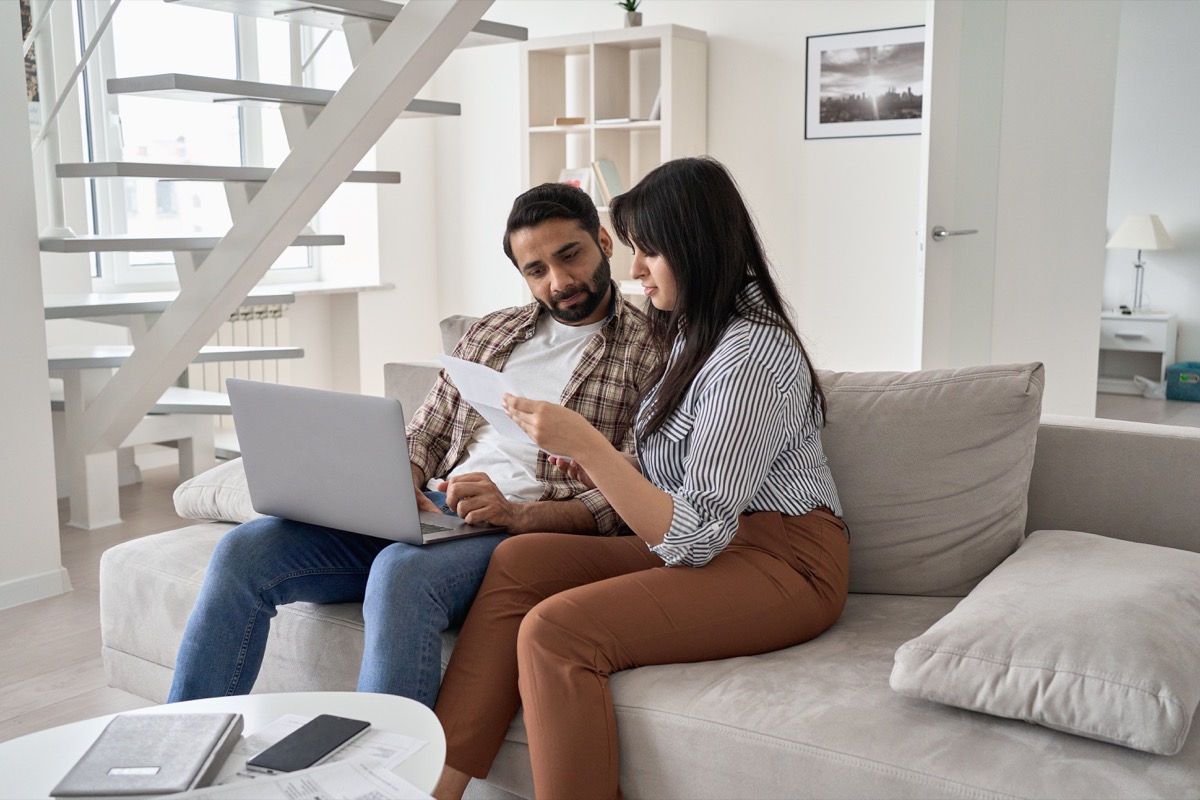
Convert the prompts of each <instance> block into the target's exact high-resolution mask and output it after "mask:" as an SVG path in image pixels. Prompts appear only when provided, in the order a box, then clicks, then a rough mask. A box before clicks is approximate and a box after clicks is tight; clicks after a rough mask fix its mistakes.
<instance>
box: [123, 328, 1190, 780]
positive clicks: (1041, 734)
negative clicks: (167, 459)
mask: <svg viewBox="0 0 1200 800" xmlns="http://www.w3.org/2000/svg"><path fill="white" fill-rule="evenodd" d="M451 341H452V340H451ZM436 372H437V368H436V366H435V365H431V364H389V365H387V367H386V378H387V381H386V385H387V393H388V394H389V395H390V396H393V397H397V398H399V399H400V400H401V402H402V404H403V405H404V408H405V409H406V410H408V411H410V412H411V411H412V410H413V409H415V408H416V403H419V402H420V399H421V397H422V396H423V394H424V392H425V391H426V389H427V387H428V386H429V385H430V384H431V383H432V380H433V377H434V375H436ZM821 379H822V383H823V386H824V388H825V393H826V397H827V400H828V417H827V424H826V427H825V430H824V434H823V437H824V444H825V449H826V452H827V454H828V456H829V459H830V463H831V467H832V469H833V473H834V476H835V479H836V481H837V484H838V487H839V492H840V494H841V497H842V500H843V504H844V505H845V509H846V519H847V522H848V524H849V530H850V537H851V559H852V563H851V578H850V580H851V587H850V588H851V594H850V596H849V599H848V602H847V604H846V608H845V611H844V613H843V614H842V616H841V618H840V619H839V621H838V622H837V623H836V624H835V625H834V626H833V627H832V628H831V629H829V630H828V631H827V632H825V633H824V634H822V635H821V636H819V637H817V638H816V639H814V640H812V641H810V642H807V643H804V644H801V645H798V646H796V647H791V648H787V649H785V650H780V651H777V652H770V653H764V654H761V655H754V656H748V657H742V658H733V659H726V660H721V661H710V662H702V663H690V664H670V665H662V666H649V667H641V668H637V669H632V670H628V671H624V672H619V673H617V674H615V675H613V676H612V678H611V687H612V693H613V698H614V702H615V705H616V713H617V721H618V726H619V731H620V744H621V785H622V790H623V792H624V794H625V796H626V797H629V798H864V797H878V798H884V797H887V798H909V797H912V798H917V797H919V798H932V797H972V798H1068V797H1078V798H1101V797H1138V798H1145V797H1164V798H1168V797H1169V798H1180V797H1200V736H1197V735H1192V736H1190V737H1189V736H1188V731H1189V726H1190V723H1191V717H1192V715H1193V713H1194V712H1195V710H1196V705H1197V701H1198V700H1200V553H1198V552H1197V551H1198V550H1200V536H1198V535H1197V533H1196V531H1197V528H1198V526H1200V492H1198V491H1197V489H1198V488H1200V483H1198V481H1197V474H1198V467H1200V430H1193V429H1185V428H1169V427H1165V426H1156V425H1147V424H1136V423H1125V422H1116V421H1107V420H1097V419H1085V418H1074V417H1061V416H1049V415H1047V416H1042V415H1041V396H1042V390H1043V385H1044V380H1045V375H1044V372H1043V369H1042V367H1041V365H1039V364H1011V365H995V366H983V367H972V368H964V369H957V370H929V371H918V372H909V373H899V372H874V373H872V372H861V373H831V372H824V373H822V374H821ZM175 500H176V508H177V510H178V511H179V513H180V514H181V516H184V517H186V518H188V521H189V522H191V523H193V524H188V525H185V526H181V527H180V528H179V529H177V530H172V531H168V532H164V533H159V534H156V535H152V536H148V537H145V538H142V539H137V540H134V541H130V542H126V543H124V544H121V545H118V546H116V547H113V548H111V549H110V550H108V551H107V552H106V553H105V554H104V556H103V558H102V560H101V566H100V602H101V623H102V636H103V656H104V663H105V667H106V670H107V675H108V681H109V683H110V684H111V685H112V686H114V687H117V688H120V689H123V690H125V691H129V692H133V693H135V694H138V695H141V696H143V697H146V698H148V699H150V700H154V701H159V702H161V701H163V700H164V699H165V697H166V693H167V688H168V686H169V683H170V679H171V674H172V668H173V665H174V661H175V653H176V650H177V648H178V645H179V640H180V636H181V634H182V631H183V627H184V624H185V621H186V619H187V615H188V613H189V611H190V609H191V606H192V604H193V602H194V599H195V597H196V594H197V591H198V589H199V587H200V583H201V580H202V577H203V573H204V569H205V566H206V563H207V561H208V558H209V554H210V552H211V550H212V548H213V546H214V545H215V543H216V541H217V540H218V539H219V538H220V536H221V535H222V534H223V533H224V532H225V531H227V530H228V529H229V528H230V527H232V524H233V522H235V521H238V520H240V519H244V518H248V517H250V516H253V514H254V512H253V509H252V508H250V507H249V504H248V499H247V496H246V491H245V482H244V475H243V474H242V473H241V470H240V465H239V463H238V462H237V461H231V462H227V463H225V464H222V465H219V466H218V467H217V468H216V469H214V470H212V471H210V472H208V473H205V474H203V475H199V476H196V477H195V478H193V479H191V480H190V481H188V482H186V483H184V484H183V485H181V486H180V488H179V490H177V491H176V496H175ZM453 638H454V636H453V632H450V633H448V634H447V635H446V637H445V647H444V657H448V656H449V653H450V651H451V650H452V647H453ZM361 653H362V615H361V608H360V606H359V605H357V604H345V605H332V606H317V605H312V604H306V603H297V604H294V605H291V606H287V607H284V608H282V609H281V610H280V613H279V615H278V617H277V618H276V619H275V621H274V623H273V625H272V630H271V636H270V642H269V645H268V649H267V655H266V661H265V663H264V666H263V669H262V672H261V675H260V678H259V681H258V684H257V685H256V687H255V691H262V692H271V691H306V690H352V689H353V688H354V686H355V683H356V679H357V673H358V666H359V660H360V656H361ZM525 741H526V740H525V736H524V729H523V727H522V723H521V717H520V715H519V714H518V716H517V718H516V719H515V720H514V721H513V724H512V726H511V728H510V729H509V732H508V735H507V739H506V741H505V743H504V745H503V747H502V749H501V751H500V753H499V756H498V757H497V759H496V762H495V764H494V766H493V768H492V770H491V773H490V774H489V775H488V777H487V779H486V780H485V781H473V782H472V784H471V786H470V788H469V789H468V797H475V798H512V797H523V798H532V797H533V790H532V782H531V776H530V770H529V758H528V749H527V746H526V743H525Z"/></svg>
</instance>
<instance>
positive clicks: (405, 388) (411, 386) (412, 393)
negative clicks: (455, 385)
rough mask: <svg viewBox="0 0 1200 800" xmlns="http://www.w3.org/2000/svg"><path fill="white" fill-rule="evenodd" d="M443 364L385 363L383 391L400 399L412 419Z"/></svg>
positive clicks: (432, 362) (419, 362)
mask: <svg viewBox="0 0 1200 800" xmlns="http://www.w3.org/2000/svg"><path fill="white" fill-rule="evenodd" d="M441 371H442V365H441V364H440V363H439V362H437V361H397V362H392V363H390V364H384V365H383V393H384V395H385V396H387V397H394V398H395V399H397V400H399V401H400V407H401V408H403V409H404V413H405V415H406V416H407V417H408V418H409V419H412V415H413V414H415V413H417V409H418V408H420V407H421V404H422V403H424V402H425V396H426V395H428V394H429V390H430V389H432V388H433V384H434V382H435V381H436V380H437V376H438V373H439V372H441Z"/></svg>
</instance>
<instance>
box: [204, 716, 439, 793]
mask: <svg viewBox="0 0 1200 800" xmlns="http://www.w3.org/2000/svg"><path fill="white" fill-rule="evenodd" d="M310 719H312V717H305V716H301V715H300V714H285V715H283V716H282V717H280V718H279V719H277V720H275V721H274V722H272V723H271V724H270V725H268V726H267V727H265V728H262V729H261V730H258V731H255V732H254V733H253V734H251V735H250V736H247V737H245V738H244V739H242V740H241V741H240V742H238V744H237V746H235V747H234V748H233V750H232V751H231V752H230V754H229V757H228V758H226V759H225V764H224V766H222V767H221V771H220V772H219V773H218V774H217V777H216V778H215V779H214V780H213V785H214V786H222V785H225V784H228V783H236V782H242V781H250V780H264V779H270V778H273V777H274V776H272V775H268V774H266V773H263V772H253V771H251V770H248V769H246V760H247V759H249V758H250V757H251V756H253V755H254V754H255V753H258V752H261V751H263V750H265V749H266V748H268V747H270V746H271V745H273V744H275V743H276V742H278V741H279V740H280V739H282V738H283V737H284V736H287V735H288V734H289V733H291V732H292V731H294V730H296V729H297V728H299V727H300V726H301V725H303V724H304V723H306V722H308V721H309V720H310ZM424 746H425V741H424V740H422V739H414V738H413V737H411V736H405V735H404V734H402V733H394V732H392V731H384V730H379V729H377V728H370V729H368V730H367V732H366V733H364V734H363V735H362V736H360V737H358V738H357V739H355V740H354V741H353V742H351V743H350V744H348V745H346V746H345V747H343V748H342V749H340V750H338V751H337V752H336V753H334V754H333V755H332V756H331V757H330V759H329V761H328V762H327V763H330V764H333V763H336V762H339V761H361V762H363V763H365V764H367V765H368V766H379V767H381V768H383V769H385V770H390V769H392V768H393V767H395V766H396V765H397V764H402V763H404V762H405V761H406V760H408V759H409V758H410V757H411V756H412V755H413V754H414V753H416V752H417V751H418V750H420V749H421V748H422V747H424ZM293 774H299V773H293Z"/></svg>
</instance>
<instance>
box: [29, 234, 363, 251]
mask: <svg viewBox="0 0 1200 800" xmlns="http://www.w3.org/2000/svg"><path fill="white" fill-rule="evenodd" d="M220 241H221V237H220V236H133V235H130V234H115V235H98V236H67V237H59V236H47V237H43V238H42V239H40V240H39V246H40V247H41V249H42V252H44V253H157V252H160V251H167V252H177V251H180V250H212V249H213V248H214V247H216V246H217V243H218V242H220ZM345 243H346V237H345V236H342V235H340V234H324V233H319V234H311V233H310V234H301V235H300V236H297V237H296V238H295V239H293V240H292V244H291V246H292V247H331V246H336V245H342V244H345Z"/></svg>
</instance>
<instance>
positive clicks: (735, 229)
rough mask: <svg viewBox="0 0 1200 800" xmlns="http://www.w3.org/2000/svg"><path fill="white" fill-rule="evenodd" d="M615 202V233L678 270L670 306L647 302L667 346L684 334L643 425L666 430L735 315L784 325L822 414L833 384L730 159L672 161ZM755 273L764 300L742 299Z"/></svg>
mask: <svg viewBox="0 0 1200 800" xmlns="http://www.w3.org/2000/svg"><path fill="white" fill-rule="evenodd" d="M611 211H612V223H613V229H614V230H615V231H616V234H617V237H618V238H619V239H620V240H621V241H622V242H623V243H624V244H625V245H626V246H632V245H634V244H636V245H637V247H638V249H639V250H641V251H642V252H643V253H645V254H647V255H659V256H662V257H663V258H664V259H665V260H666V262H667V264H668V265H669V266H670V268H671V272H672V275H673V276H674V278H675V285H676V299H675V307H674V308H673V309H672V310H671V311H660V310H658V309H656V308H654V307H653V306H651V305H649V304H647V308H646V313H647V315H648V316H649V318H650V327H651V330H652V331H653V333H654V335H655V336H656V338H657V339H658V340H659V343H660V344H661V345H662V346H663V347H670V346H671V342H672V340H673V339H674V338H675V335H676V334H677V333H678V332H680V331H683V332H684V333H685V335H686V341H685V344H684V347H683V352H682V353H681V354H680V356H679V358H677V359H675V361H674V362H673V363H672V364H671V365H670V366H669V367H665V366H664V367H660V370H665V374H663V373H660V376H661V377H662V386H661V388H660V389H659V391H658V396H657V398H658V399H657V400H656V401H655V403H654V407H653V408H652V409H651V410H650V418H649V420H647V421H646V423H645V425H644V427H643V428H642V432H643V433H651V432H653V431H655V430H658V428H659V426H661V425H662V424H663V422H664V421H665V420H666V418H667V417H669V416H670V415H671V413H672V412H673V411H674V410H675V408H676V407H677V406H678V405H679V401H680V400H681V399H682V398H683V396H684V393H685V392H686V391H687V388H688V387H689V386H690V385H691V383H692V380H693V379H695V377H696V373H697V372H699V371H700V368H701V367H702V366H704V362H705V361H707V360H708V358H709V356H711V355H712V351H713V349H714V348H715V347H716V346H717V342H718V341H720V339H721V336H722V334H724V333H725V329H726V328H728V327H729V323H730V322H732V321H733V320H734V319H735V318H737V317H744V318H746V319H751V320H754V321H756V322H761V323H764V324H767V325H773V326H775V327H777V328H781V329H783V330H784V331H786V332H787V334H788V335H789V336H790V337H791V338H792V339H793V341H795V342H796V346H797V347H799V348H800V351H801V352H802V353H803V354H804V361H805V364H806V365H807V367H808V373H809V378H810V380H811V384H812V390H811V391H812V403H811V407H812V413H813V417H814V419H817V420H821V419H824V416H825V393H824V392H822V391H821V385H820V383H819V382H818V381H817V373H816V371H815V370H814V369H813V366H812V361H811V360H810V359H809V358H808V353H807V352H806V351H805V350H804V344H803V343H802V342H801V341H800V335H799V334H798V333H797V332H796V328H795V327H794V326H793V325H792V322H791V318H790V313H789V311H790V309H789V308H788V306H787V304H786V303H785V302H784V300H783V298H782V296H781V295H780V293H779V289H778V287H777V286H776V285H775V281H774V279H773V278H772V277H771V268H770V263H769V262H768V261H767V258H766V255H765V253H764V251H763V246H762V241H761V240H760V239H759V236H758V231H757V230H756V229H755V227H754V221H753V219H752V218H751V216H750V210H749V209H748V208H747V207H746V203H745V201H744V200H742V196H741V193H740V192H738V188H737V184H736V183H735V182H734V180H733V176H732V175H730V174H729V171H728V170H727V169H726V168H725V166H724V165H723V164H721V163H720V162H719V161H717V160H715V159H712V158H707V157H704V158H681V159H677V160H674V161H668V162H666V163H665V164H662V165H661V166H659V167H657V168H655V169H654V170H653V171H651V172H650V173H649V174H648V175H646V177H645V178H643V179H642V180H641V181H639V182H638V184H637V185H636V186H634V187H633V188H632V189H630V190H629V191H628V192H626V193H625V194H622V195H619V196H618V197H616V198H614V199H613V201H612V209H611ZM752 282H754V283H757V284H758V286H759V289H760V290H761V292H762V297H763V302H762V305H755V306H749V305H746V304H745V303H739V302H738V295H739V293H740V292H741V291H742V289H744V288H745V287H746V286H747V285H748V284H749V283H752ZM650 385H651V386H653V385H654V382H651V383H650ZM818 409H819V411H818ZM818 414H819V416H818Z"/></svg>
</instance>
